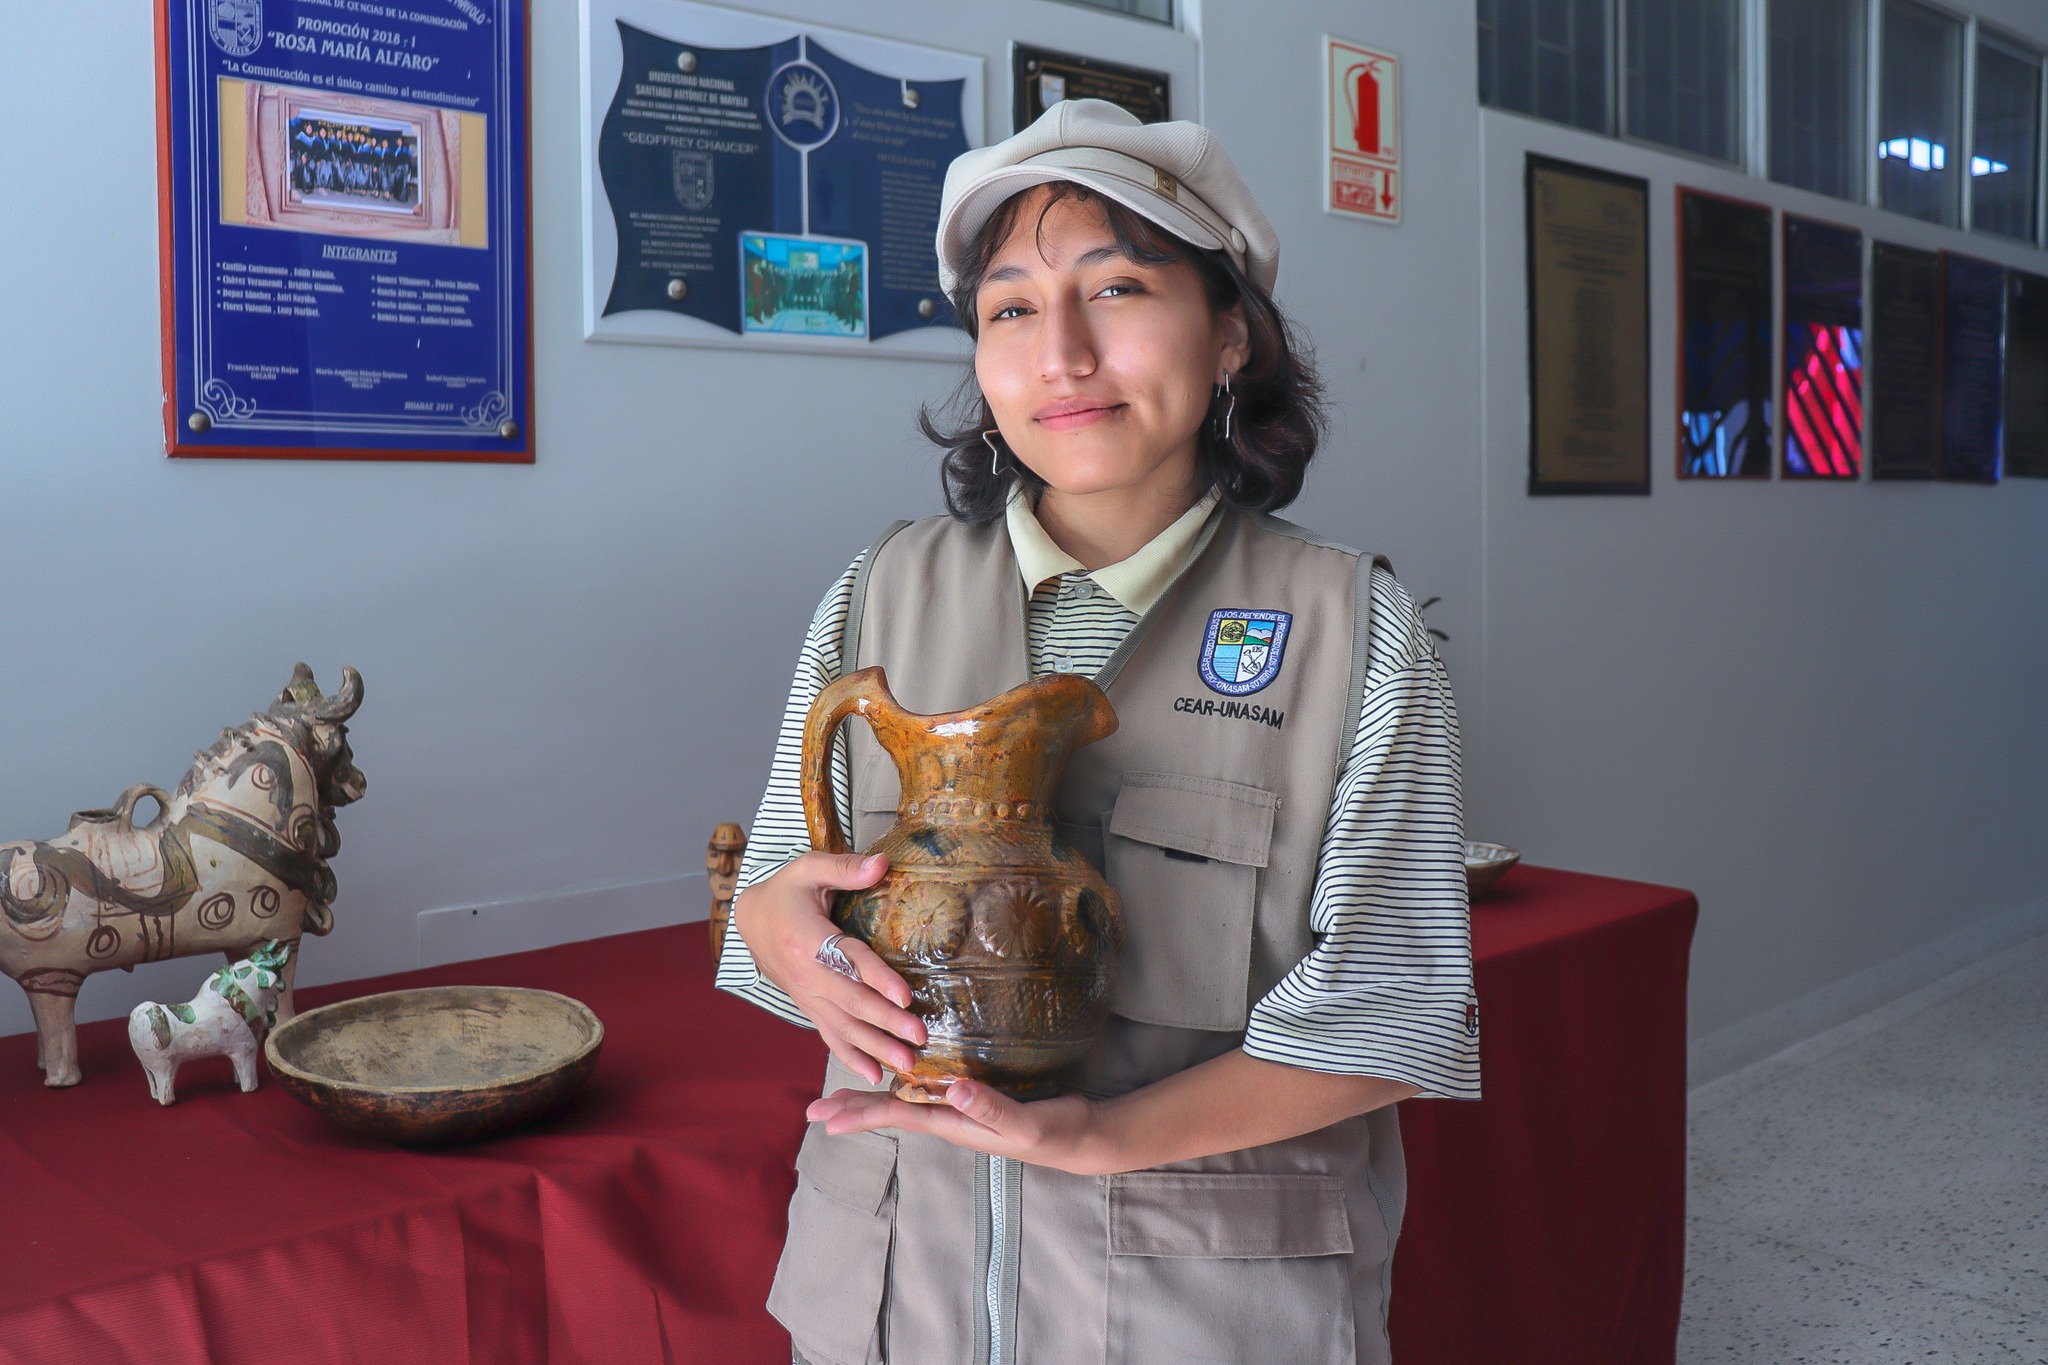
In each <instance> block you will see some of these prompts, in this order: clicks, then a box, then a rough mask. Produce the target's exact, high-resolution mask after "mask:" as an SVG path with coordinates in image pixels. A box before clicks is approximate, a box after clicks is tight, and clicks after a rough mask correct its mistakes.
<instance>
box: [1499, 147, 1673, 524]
mask: <svg viewBox="0 0 2048 1365" xmlns="http://www.w3.org/2000/svg"><path fill="white" fill-rule="evenodd" d="M1524 177H1525V179H1524V191H1525V204H1524V213H1525V215H1526V217H1525V222H1526V231H1527V247H1528V271H1529V491H1530V492H1531V493H1648V492H1649V491H1650V366H1649V354H1650V271H1649V260H1650V185H1649V182H1648V181H1647V180H1643V179H1641V178H1639V177H1637V176H1632V175H1617V174H1615V173H1614V172H1612V171H1603V170H1596V169H1594V168H1593V167H1590V166H1580V165H1577V164H1575V163H1573V162H1569V161H1557V160H1554V159H1552V158H1550V157H1547V156H1537V155H1535V154H1534V153H1530V154H1529V157H1528V161H1527V163H1526V168H1525V171H1524Z"/></svg>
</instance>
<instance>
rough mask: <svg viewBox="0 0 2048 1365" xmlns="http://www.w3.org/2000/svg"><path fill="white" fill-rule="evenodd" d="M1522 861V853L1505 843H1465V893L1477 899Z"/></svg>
mask: <svg viewBox="0 0 2048 1365" xmlns="http://www.w3.org/2000/svg"><path fill="white" fill-rule="evenodd" d="M1520 861H1522V855H1521V854H1519V853H1517V852H1515V851H1514V850H1513V849H1511V848H1509V847H1507V846H1506V845H1505V844H1466V845H1465V893H1466V894H1467V895H1468V896H1470V897H1471V898H1472V899H1473V900H1478V899H1479V898H1480V897H1481V896H1483V895H1485V894H1486V893H1487V892H1488V891H1491V890H1492V889H1493V884H1494V883H1495V882H1497V881H1499V880H1500V879H1501V878H1502V877H1504V876H1506V875H1507V870H1508V869H1509V868H1511V867H1513V866H1514V865H1515V864H1516V863H1519V862H1520Z"/></svg>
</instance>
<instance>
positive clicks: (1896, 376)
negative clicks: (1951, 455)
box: [1866, 242, 1941, 479]
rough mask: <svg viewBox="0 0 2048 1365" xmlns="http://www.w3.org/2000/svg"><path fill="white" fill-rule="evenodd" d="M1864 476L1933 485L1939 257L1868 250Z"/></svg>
mask: <svg viewBox="0 0 2048 1365" xmlns="http://www.w3.org/2000/svg"><path fill="white" fill-rule="evenodd" d="M1869 369H1870V388H1869V393H1868V394H1867V396H1866V397H1867V401H1868V406H1869V409H1870V432H1869V442H1868V445H1869V450H1870V476H1871V477H1872V478H1874V479H1931V478H1933V477H1934V467H1935V463H1936V461H1937V459H1938V458H1939V455H1940V452H1941V257H1940V256H1939V255H1937V254H1936V253H1934V252H1932V251H1919V250H1916V249H1914V248H1913V247H1909V246H1898V245H1896V244H1894V243H1892V242H1874V243H1872V244H1871V249H1870V364H1869Z"/></svg>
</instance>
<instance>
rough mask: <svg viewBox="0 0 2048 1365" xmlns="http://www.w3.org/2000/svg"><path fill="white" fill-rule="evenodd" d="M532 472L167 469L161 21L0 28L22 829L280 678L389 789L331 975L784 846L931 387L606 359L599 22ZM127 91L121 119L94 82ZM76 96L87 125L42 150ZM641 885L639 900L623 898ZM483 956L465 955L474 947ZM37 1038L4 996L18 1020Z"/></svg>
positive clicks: (550, 303) (898, 366)
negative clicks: (725, 832) (586, 189)
mask: <svg viewBox="0 0 2048 1365" xmlns="http://www.w3.org/2000/svg"><path fill="white" fill-rule="evenodd" d="M774 9H775V10H776V11H777V12H780V13H783V14H787V15H791V16H793V17H796V18H800V19H808V20H810V21H813V22H817V23H823V24H840V25H845V24H848V23H857V24H858V25H859V26H860V27H861V28H863V29H864V30H867V31H871V32H876V33H881V34H885V35H889V36H897V37H903V38H908V39H912V40H915V41H920V42H927V43H931V44H934V45H937V46H943V47H949V48H952V49H955V50H962V51H971V52H979V53H981V54H982V55H983V56H984V57H985V58H986V59H987V61H988V68H987V77H988V79H987V88H988V106H987V109H986V118H987V126H988V127H990V128H991V129H1003V130H1007V128H1008V126H1009V104H1008V101H1009V84H1008V80H1007V77H1006V72H1007V70H1008V48H1007V44H1008V42H1009V40H1010V39H1011V38H1013V37H1014V38H1018V39H1022V40H1024V41H1030V42H1039V43H1043V44H1046V45H1049V46H1055V47H1064V48H1067V49H1071V50H1078V51H1084V52H1103V53H1110V54H1113V55H1115V56H1118V57H1120V58H1122V59H1124V60H1128V61H1133V62H1140V63H1144V64H1147V65H1152V66H1157V67H1164V68H1167V69H1169V70H1172V71H1174V72H1175V74H1176V76H1177V78H1178V79H1179V80H1181V81H1182V82H1183V84H1184V92H1183V93H1184V94H1185V95H1186V96H1187V97H1188V98H1189V100H1190V102H1191V104H1190V107H1192V99H1193V96H1194V93H1195V92H1194V88H1193V87H1194V85H1195V83H1196V79H1197V75H1198V73H1197V71H1196V66H1195V59H1194V44H1193V42H1192V40H1191V39H1189V38H1188V37H1186V36H1185V35H1183V34H1180V33H1176V32H1174V31H1172V30H1170V29H1165V28H1162V27H1160V26H1158V25H1154V24H1145V23H1140V22H1135V21H1131V20H1127V19H1122V18H1119V17H1116V16H1112V15H1106V14H1099V13H1096V12H1093V11H1090V10H1086V9H1081V8H1077V7H1074V6H1069V5H1063V4H1048V3H1042V2H1041V0H987V2H985V3H977V4H975V5H973V6H963V5H957V4H952V3H944V2H943V0H864V3H863V4H862V5H861V6H860V7H859V11H858V14H857V15H856V14H855V13H854V12H853V11H852V10H851V9H850V8H849V7H848V6H846V5H843V4H836V3H832V0H778V3H777V4H776V5H775V6H774ZM533 13H534V20H533V52H534V60H533V173H534V185H533V223H534V332H535V348H536V352H535V363H536V372H537V373H536V393H537V413H536V422H535V434H536V439H537V441H538V443H539V461H538V463H537V464H535V465H533V466H531V467H519V466H497V467H486V466H455V465H434V464H404V465H399V464H390V465H387V464H339V463H304V464H292V463H257V462H249V461H199V460H180V461H167V460H166V459H164V457H163V453H162V427H161V420H160V417H159V399H160V394H161V390H162V379H161V373H160V368H161V367H160V362H159V342H158V311H157V275H158V270H157V238H156V202H157V201H156V161H155V139H154V135H153V133H152V132H151V130H152V129H153V128H154V127H155V118H156V114H155V94H154V86H155V81H154V76H153V72H154V57H153V54H152V46H151V44H152V37H151V31H150V24H149V21H148V18H147V7H142V6H136V5H134V4H130V3H117V0H80V3H75V4H62V5H18V4H16V5H7V6H5V7H4V10H0V129H5V130H8V132H7V135H6V136H0V185H7V186H10V187H14V188H13V191H11V193H26V192H27V190H28V187H37V189H36V194H37V196H38V197H37V198H36V200H35V203H36V205H38V206H39V207H33V208H29V207H24V206H23V203H22V201H21V200H19V199H16V198H10V199H9V201H8V212H7V214H6V226H5V227H4V228H0V233H4V237H0V243H4V250H0V318H4V319H5V321H6V326H5V329H4V331H0V468H4V469H5V471H6V477H7V482H8V490H7V492H8V498H7V507H8V509H9V510H8V511H6V512H5V513H0V638H4V639H5V640H6V641H7V642H8V647H7V648H6V650H5V653H4V656H0V717H4V719H5V724H4V725H0V774H4V775H5V779H4V781H0V839H13V838H37V837H49V836H51V835H54V834H57V833H59V832H61V831H62V830H63V828H64V821H65V816H66V815H67V814H68V813H69V812H71V811H73V810H76V809H80V808H83V807H88V806H99V805H104V804H106V803H107V802H108V801H109V800H111V799H112V797H113V796H114V795H115V794H116V793H118V792H119V791H120V790H121V789H122V788H123V787H125V786H127V785H128V784H130V783H132V782H140V781H150V782H155V783H157V784H158V785H161V786H166V787H167V786H169V785H170V784H171V783H172V782H174V781H175V780H176V779H177V778H178V777H179V776H180V775H181V774H182V773H183V771H184V769H185V766H186V764H187V762H188V761H189V760H190V757H191V754H192V751H193V750H194V749H196V748H198V747H200V746H201V745H203V744H205V743H208V742H210V741H211V740H212V739H213V737H214V736H215V734H216V733H217V732H218V730H219V728H220V727H221V726H223V725H227V724H232V723H236V722H238V721H241V720H243V719H245V718H246V717H247V716H248V714H249V712H250V711H252V710H255V709H258V708H260V707H262V706H264V705H266V704H267V703H268V702H269V701H270V700H271V699H272V698H273V697H274V696H275V695H276V693H277V690H278V688H279V687H280V686H281V685H282V684H283V682H284V680H285V678H286V676H287V675H288V674H289V673H290V671H291V666H292V663H293V662H294V661H295V660H297V659H300V658H303V659H306V660H307V661H308V662H310V663H312V664H313V665H314V667H315V669H316V671H317V672H318V673H319V675H320V677H321V680H322V681H323V682H324V683H326V684H328V685H329V686H332V685H333V683H334V681H335V679H336V678H337V676H338V674H339V671H340V668H341V666H342V665H343V664H353V665H354V666H356V667H358V668H360V669H361V670H362V672H363V675H364V678H365V680H366V682H367V689H366V690H367V694H368V700H367V701H366V702H365V704H364V706H363V709H362V711H361V713H360V714H359V715H358V717H357V718H356V721H355V722H354V724H353V725H352V727H351V739H352V743H353V744H354V746H355V750H356V753H357V757H358V761H359V764H360V766H361V768H362V769H363V771H364V772H365V773H366V774H367V775H368V778H369V794H368V796H367V798H366V799H365V800H364V801H362V802H361V803H359V804H358V805H355V806H352V807H349V808H347V809H345V810H343V811H342V812H341V815H340V819H339V824H340V828H341V834H342V851H341V853H340V855H339V857H338V858H337V859H336V861H335V864H334V866H335V872H336V875H337V876H338V878H339V879H340V884H341V895H340V897H339V899H338V900H337V902H336V906H335V921H336V928H335V930H334V933H333V934H332V935H331V936H330V937H328V938H326V939H309V940H308V941H307V948H306V954H305V966H304V972H305V977H304V979H306V980H309V981H327V980H335V979H342V978H349V977H356V976H362V975H365V974H370V973H376V972H385V971H391V970H396V969H399V968H404V967H410V966H412V965H415V963H417V962H418V961H419V960H420V958H421V952H422V930H421V926H420V924H419V922H418V917H419V915H420V914H421V912H423V911H432V910H436V909H442V908H446V907H458V906H471V905H478V904H486V903H492V902H508V901H509V902H530V901H532V900H534V899H535V898H556V897H562V896H564V895H565V893H593V894H583V895H577V894H569V895H568V898H567V899H564V900H554V899H549V900H547V901H545V902H544V903H543V904H541V905H540V906H539V907H537V910H536V908H529V909H528V910H525V911H520V910H508V911H501V912H498V913H497V914H492V913H490V912H486V913H485V914H484V915H480V916H476V917H467V916H460V917H455V918H456V919H457V920H458V921H459V920H464V919H468V920H470V924H469V925H468V926H463V925H460V924H450V923H449V922H448V920H447V919H445V918H444V919H441V920H439V921H438V922H430V923H431V924H432V929H431V932H430V933H429V935H428V942H427V945H426V949H427V953H428V955H429V956H431V957H436V958H445V957H448V956H455V955H471V956H473V955H476V954H477V953H482V952H488V951H495V950H503V949H505V948H508V947H511V946H515V945H519V944H525V943H535V942H543V941H548V940H550V939H560V938H568V937H580V936H584V935H585V934H587V933H589V932H607V931H615V930H619V929H624V928H630V927H639V926H640V925H643V924H650V923H655V922H658V921H660V920H662V919H668V920H674V919H680V918H683V917H685V916H688V917H694V918H701V917H702V916H703V915H704V913H705V911H706V909H707V902H706V892H705V888H704V884H703V882H702V880H701V876H702V871H703V866H704V844H705V841H706V839H707V838H708V836H709V834H710V830H711V827H712V825H714V824H715V823H717V822H718V821H720V820H730V819H741V820H751V819H752V816H753V808H754V802H755V801H756V800H757V799H758V798H759V795H760V785H761V782H762V780H763V777H764V776H765V773H766V771H767V765H768V757H769V753H770V751H771V749H772V747H773V742H774V733H775V727H776V723H777V720H778V717H779V712H780V708H781V701H782V697H783V694H784V693H785V691H786V690H787V687H788V679H789V670H790V667H791V665H792V664H793V663H794V661H795V658H796V649H797V644H798V641H799V640H800V639H801V637H802V634H803V629H804V627H805V625H806V624H808V622H809V620H810V615H811V611H812V609H813V608H814V607H815V606H816V604H817V600H818V597H819V596H820V594H822V593H823V591H824V590H825V588H826V586H827V585H828V584H830V582H831V581H832V579H833V578H834V577H836V576H837V574H838V573H839V571H840V570H841V569H843V568H845V566H846V563H847V561H848V560H849V559H851V558H852V557H853V555H854V554H855V553H856V552H857V551H858V550H859V549H860V548H861V547H862V546H863V545H865V544H866V543H867V542H868V541H869V540H870V539H872V538H873V536H874V535H875V534H876V533H877V532H878V531H880V530H881V529H882V528H883V527H884V526H886V525H887V524H888V523H889V521H890V520H891V519H892V518H894V517H897V516H905V515H910V516H916V515H923V514H926V513H928V512H931V511H935V510H937V509H938V507H939V501H938V495H937V482H936V472H935V465H934V461H933V455H932V452H931V448H930V447H929V446H928V445H926V444H925V443H924V442H923V441H922V439H921V438H919V437H918V436H917V435H916V433H915V428H914V425H913V422H914V418H915V415H916V411H917V407H918V404H919V403H920V402H923V401H926V400H928V399H934V398H939V397H942V396H943V395H944V394H945V393H946V392H947V391H948V390H949V389H950V387H951V386H952V384H953V383H954V381H955V380H956V379H957V377H958V370H957V368H956V367H954V366H951V365H942V364H937V363H931V362H907V361H880V360H871V359H858V360H838V359H823V358H817V357H807V356H786V357H785V356H756V355H738V354H733V353H728V352H720V351H712V350H699V349H682V348H671V347H647V346H619V345H596V344H591V343H587V342H585V341H584V340H583V339H582V326H581V321H580V319H581V304H580V301H579V296H578V288H579V284H578V279H579V266H578V261H579V255H578V253H579V251H580V242H579V233H580V227H579V207H578V202H577V197H576V196H577V188H576V187H577V185H578V184H579V158H580V156H581V155H582V151H581V148H580V147H579V145H578V133H577V129H578V123H579V115H578V110H579V107H580V106H579V93H578V60H577V53H578V41H579V39H578V25H577V17H576V5H575V3H574V0H534V4H533ZM81 71H91V72H94V73H97V75H98V79H96V80H95V81H94V82H93V84H92V92H91V94H90V97H86V96H84V95H82V94H81V93H80V89H79V86H78V84H77V73H79V72H81ZM52 111H62V113H63V118H62V120H61V130H60V131H61V133H62V136H56V135H50V136H44V135H40V134H37V135H29V134H25V133H24V132H23V130H28V129H41V130H49V129H51V127H52V124H51V112H52ZM607 888H608V889H607ZM465 946H467V948H468V949H469V951H467V952H465ZM211 969H212V967H211V965H210V964H209V965H205V966H202V965H201V964H198V963H195V962H189V961H188V962H171V963H165V964H157V965H155V966H152V967H146V968H141V969H138V970H137V972H136V973H135V974H134V975H132V976H130V975H127V974H124V973H120V972H110V973H102V974H100V975H98V976H96V977H93V978H92V979H91V980H89V981H88V983H87V985H86V988H85V992H84V994H83V996H82V997H81V1001H80V1006H81V1014H82V1015H84V1016H86V1017H101V1016H105V1015H108V1014H114V1013H122V1012H125V1011H126V1010H127V1009H128V1008H129V1007H130V1006H131V1005H132V1004H133V1003H134V1001H136V1000H138V999H142V998H147V997H150V996H154V997H155V998H158V999H169V998H173V997H175V998H178V999H183V998H185V996H186V995H189V994H190V992H191V990H192V988H193V987H194V986H195V985H196V984H197V982H198V980H199V979H200V977H202V976H203V975H204V973H205V972H206V971H210V970H211ZM28 1027H30V1022H29V1015H28V1010H27V1006H26V1003H25V1001H24V999H23V997H22V996H21V994H20V993H19V992H18V991H17V990H15V988H14V987H13V986H11V985H6V984H0V1033H10V1032H15V1031H18V1030H22V1029H26V1028H28Z"/></svg>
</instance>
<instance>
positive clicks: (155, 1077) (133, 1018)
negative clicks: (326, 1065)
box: [128, 938, 292, 1104]
mask: <svg viewBox="0 0 2048 1365" xmlns="http://www.w3.org/2000/svg"><path fill="white" fill-rule="evenodd" d="M291 953H292V950H291V948H290V946H289V945H287V944H283V943H279V942H278V941H277V940H276V939H274V938H273V939H266V940H264V942H263V944H262V946H260V947H258V948H257V949H256V951H255V952H253V953H251V954H249V956H247V957H245V958H243V959H242V960H241V961H240V962H235V963H230V964H229V965H228V966H225V967H223V968H221V969H220V970H219V971H217V972H215V973H214V974H213V975H212V976H209V977H207V978H206V984H205V985H203V986H201V987H200V988H199V994H197V995H195V996H193V997H192V1003H191V1004H189V1005H158V1004H155V1003H151V1002H145V1003H143V1004H140V1005H137V1006H136V1007H135V1009H134V1010H133V1011H132V1012H131V1013H130V1014H129V1015H128V1046H130V1047H132V1048H134V1049H135V1056H136V1059H137V1060H138V1061H140V1062H141V1063H142V1069H143V1070H144V1071H146V1072H148V1073H149V1093H150V1097H151V1098H152V1099H154V1100H155V1101H156V1102H157V1103H158V1104H170V1103H171V1102H172V1101H174V1100H175V1099H177V1095H176V1094H175V1093H174V1092H173V1090H172V1087H173V1086H174V1085H175V1084H176V1083H177V1080H178V1068H179V1067H180V1066H181V1065H183V1064H184V1063H186V1062H189V1061H191V1060H192V1059H193V1058H194V1057H226V1058H227V1059H228V1060H229V1061H230V1062H232V1063H234V1066H235V1084H237V1085H239V1086H241V1087H242V1093H243V1094H245V1095H246V1094H247V1093H249V1092H250V1091H251V1090H254V1089H255V1088H256V1049H257V1047H258V1045H259V1044H260V1043H261V1042H262V1040H263V1032H264V1031H265V1030H267V1029H270V1028H273V1027H275V1026H276V1024H277V998H278V995H279V994H280V993H281V992H282V991H283V990H284V968H285V963H286V961H287V960H288V959H289V958H290V957H291Z"/></svg>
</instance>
